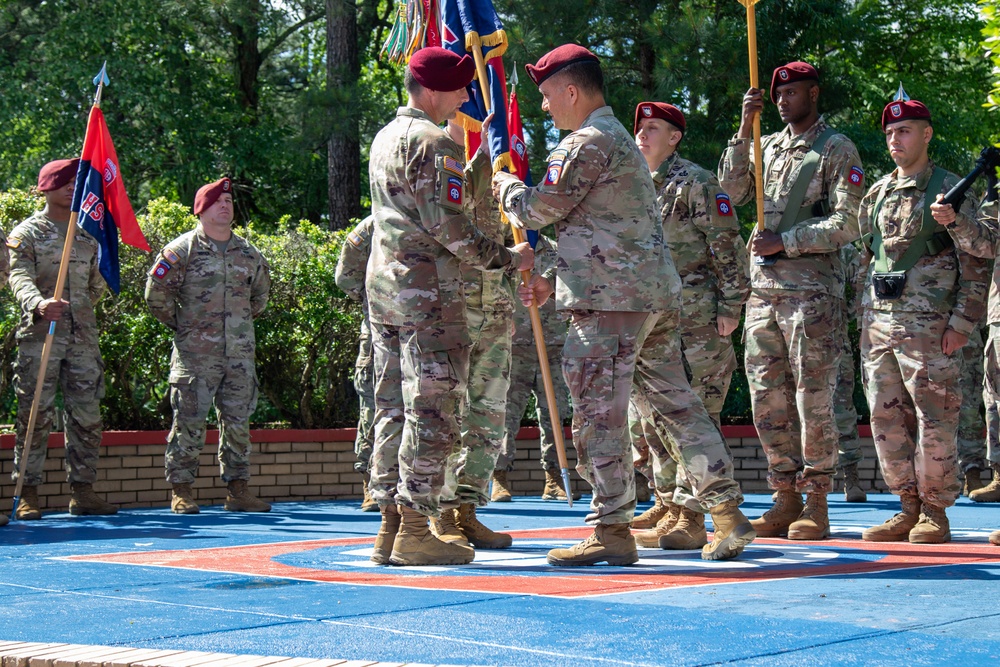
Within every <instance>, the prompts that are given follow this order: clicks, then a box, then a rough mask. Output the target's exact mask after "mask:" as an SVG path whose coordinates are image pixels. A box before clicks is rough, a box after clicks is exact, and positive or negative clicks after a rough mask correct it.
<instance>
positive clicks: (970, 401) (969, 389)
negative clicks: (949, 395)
mask: <svg viewBox="0 0 1000 667" xmlns="http://www.w3.org/2000/svg"><path fill="white" fill-rule="evenodd" d="M980 324H981V323H980ZM980 329H981V327H980V326H978V325H977V326H976V328H975V329H973V330H972V331H971V332H969V342H968V343H966V344H965V345H964V346H963V347H962V372H961V375H960V376H959V378H960V379H959V384H960V385H961V387H962V408H961V410H959V415H958V467H959V469H960V470H961V471H962V474H963V475H964V476H965V485H964V487H963V489H962V493H964V494H965V495H966V496H968V497H970V498H971V497H972V494H973V493H976V492H977V491H979V490H980V489H982V488H983V486H984V485H983V479H982V475H983V470H985V469H987V468H989V465H988V464H987V462H986V422H985V420H984V419H983V358H984V354H985V341H984V340H983V334H982V332H981V330H980ZM997 500H1000V497H998V498H997Z"/></svg>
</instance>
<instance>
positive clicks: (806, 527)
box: [788, 493, 830, 540]
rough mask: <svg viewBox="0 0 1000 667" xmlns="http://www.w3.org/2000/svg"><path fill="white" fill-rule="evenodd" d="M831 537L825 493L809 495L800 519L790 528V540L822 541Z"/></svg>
mask: <svg viewBox="0 0 1000 667" xmlns="http://www.w3.org/2000/svg"><path fill="white" fill-rule="evenodd" d="M826 537H830V513H829V510H828V509H827V505H826V494H825V493H807V494H806V504H805V507H803V508H802V514H800V515H799V518H798V519H796V520H795V521H793V522H792V524H791V525H790V526H788V539H790V540H822V539H824V538H826Z"/></svg>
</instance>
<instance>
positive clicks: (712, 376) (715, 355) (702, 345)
mask: <svg viewBox="0 0 1000 667" xmlns="http://www.w3.org/2000/svg"><path fill="white" fill-rule="evenodd" d="M680 330H681V340H682V343H683V351H684V361H685V363H686V364H687V367H688V369H689V370H690V372H691V375H690V377H691V389H693V390H694V393H696V394H698V398H700V399H701V402H702V403H703V404H704V406H705V410H706V411H707V412H708V415H709V416H710V417H711V418H712V419H713V420H714V421H715V423H716V424H721V423H722V408H723V407H724V406H725V404H726V394H728V393H729V384H730V383H731V382H732V379H733V371H734V370H736V352H735V351H734V349H733V339H732V337H731V336H720V335H719V330H718V328H717V327H716V325H715V324H712V325H711V326H697V327H696V326H691V325H688V324H686V323H685V322H683V320H682V323H681V327H680Z"/></svg>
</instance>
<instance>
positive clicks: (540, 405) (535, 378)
mask: <svg viewBox="0 0 1000 667" xmlns="http://www.w3.org/2000/svg"><path fill="white" fill-rule="evenodd" d="M557 256H558V255H557V246H556V242H555V241H553V240H552V239H550V238H548V237H547V236H542V235H539V236H538V242H537V243H536V244H535V273H538V274H540V275H542V276H545V278H546V279H547V280H548V281H549V282H550V283H553V282H555V279H556V259H557ZM538 314H539V315H540V316H541V320H542V331H543V332H544V336H545V346H546V350H547V352H548V357H549V367H550V368H551V370H552V388H553V390H554V391H555V394H556V405H557V409H558V410H559V414H558V415H551V414H549V409H548V407H547V405H546V402H545V401H546V397H545V386H544V383H543V382H542V368H541V366H540V365H539V363H538V350H537V349H536V348H535V338H534V333H533V332H532V330H531V319H530V318H529V316H528V309H527V308H525V307H524V306H523V305H522V304H520V303H518V304H515V306H514V336H513V340H512V343H511V367H510V389H509V390H508V391H507V420H506V422H507V423H506V426H505V428H504V441H503V447H502V448H501V451H500V456H499V457H497V465H496V470H494V471H493V494H492V498H491V500H492V501H493V502H498V501H501V502H505V501H509V500H510V499H511V494H510V486H509V484H508V483H507V473H508V472H510V471H511V470H513V469H514V457H515V456H516V455H517V432H518V431H519V430H520V429H521V418H522V417H524V409H525V407H526V406H527V405H528V398H529V397H530V396H534V397H535V414H536V416H537V419H538V430H539V432H540V445H541V464H542V469H543V470H544V471H545V487H544V488H543V489H542V500H566V491H565V490H564V489H563V485H562V478H561V477H560V474H559V458H558V456H557V454H556V441H555V435H554V434H553V432H554V431H555V429H557V428H562V417H563V415H566V414H568V413H569V407H568V405H567V403H568V401H567V400H566V398H567V396H568V395H569V394H568V390H567V389H566V382H565V381H564V380H563V377H562V370H561V369H560V366H561V359H562V346H563V341H565V340H566V322H565V321H564V320H562V319H561V318H559V316H557V315H556V302H555V300H552V301H550V302H548V303H546V304H545V305H544V306H542V307H541V308H539V309H538ZM579 497H580V494H579V493H578V492H574V493H573V500H577V499H579Z"/></svg>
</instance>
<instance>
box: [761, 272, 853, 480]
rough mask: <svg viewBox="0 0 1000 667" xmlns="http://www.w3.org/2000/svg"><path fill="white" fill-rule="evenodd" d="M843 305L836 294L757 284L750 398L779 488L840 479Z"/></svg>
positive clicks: (770, 472) (771, 475) (770, 473)
mask: <svg viewBox="0 0 1000 667" xmlns="http://www.w3.org/2000/svg"><path fill="white" fill-rule="evenodd" d="M840 308H841V305H840V301H839V300H838V299H836V298H835V297H832V296H830V295H828V294H823V293H821V292H806V291H788V290H754V291H753V293H752V294H751V296H750V300H749V301H748V302H747V308H746V320H745V326H744V330H743V332H744V348H745V367H746V374H747V382H748V384H749V386H750V405H751V407H752V409H753V419H754V425H755V426H756V428H757V434H758V435H759V436H760V442H761V446H763V448H764V453H765V454H766V455H767V468H768V470H767V481H768V484H769V485H770V486H771V488H772V489H779V490H784V489H796V490H798V491H800V492H806V493H808V492H815V493H829V492H830V491H831V489H832V487H833V482H832V477H833V474H834V472H835V470H836V467H837V443H838V439H839V438H838V433H837V428H836V419H835V417H834V409H833V406H834V385H835V384H836V381H837V373H838V369H839V367H840V356H841V340H840V338H839V337H838V334H837V332H838V330H839V329H840V319H841V313H840Z"/></svg>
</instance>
